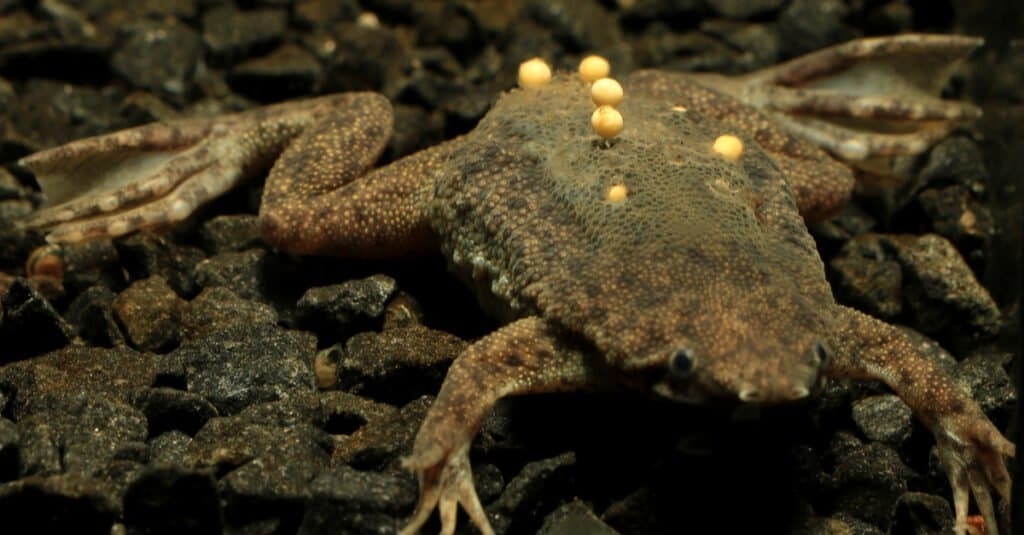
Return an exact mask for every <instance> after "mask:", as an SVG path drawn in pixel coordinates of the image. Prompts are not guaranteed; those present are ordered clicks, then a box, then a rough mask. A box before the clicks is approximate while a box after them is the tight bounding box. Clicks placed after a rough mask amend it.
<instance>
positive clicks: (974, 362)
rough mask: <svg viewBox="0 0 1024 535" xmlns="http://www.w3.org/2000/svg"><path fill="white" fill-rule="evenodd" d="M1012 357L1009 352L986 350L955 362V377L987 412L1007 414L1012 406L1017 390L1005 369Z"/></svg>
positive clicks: (1015, 399)
mask: <svg viewBox="0 0 1024 535" xmlns="http://www.w3.org/2000/svg"><path fill="white" fill-rule="evenodd" d="M1012 360H1013V355H1012V354H1010V353H1001V352H988V351H986V352H981V353H979V354H975V355H971V356H969V357H968V358H966V359H964V360H963V361H962V362H960V363H959V365H958V366H957V370H956V372H955V374H956V378H957V379H958V380H959V381H960V382H961V383H963V384H965V385H967V387H968V388H970V391H971V397H972V398H974V400H975V401H977V402H978V405H981V409H982V410H983V411H985V412H986V413H988V414H992V413H993V412H996V413H997V414H999V415H1002V416H1008V415H1009V414H1010V412H1011V411H1012V410H1013V405H1014V402H1015V401H1017V390H1016V389H1015V388H1014V386H1013V380H1012V379H1010V376H1009V375H1008V374H1007V373H1006V367H1007V366H1008V365H1009V364H1010V362H1011V361H1012ZM992 415H993V417H995V416H996V415H995V414H992Z"/></svg>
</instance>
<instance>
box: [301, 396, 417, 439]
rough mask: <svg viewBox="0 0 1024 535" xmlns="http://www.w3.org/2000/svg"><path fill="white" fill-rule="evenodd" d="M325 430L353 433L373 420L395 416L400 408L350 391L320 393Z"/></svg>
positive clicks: (334, 433) (334, 432)
mask: <svg viewBox="0 0 1024 535" xmlns="http://www.w3.org/2000/svg"><path fill="white" fill-rule="evenodd" d="M318 398H319V400H320V407H321V411H322V413H323V417H324V421H323V423H322V427H323V429H324V431H327V432H328V433H331V434H332V435H351V434H352V433H355V432H356V431H358V430H359V429H361V428H362V427H363V426H366V425H368V424H370V423H371V422H377V421H378V420H383V419H387V418H393V417H394V416H395V415H396V414H397V413H398V409H396V408H394V407H392V406H391V405H387V404H385V403H380V402H377V401H373V400H372V399H366V398H364V397H360V396H357V395H354V394H349V393H348V392H340V391H329V392H320V393H319V394H318Z"/></svg>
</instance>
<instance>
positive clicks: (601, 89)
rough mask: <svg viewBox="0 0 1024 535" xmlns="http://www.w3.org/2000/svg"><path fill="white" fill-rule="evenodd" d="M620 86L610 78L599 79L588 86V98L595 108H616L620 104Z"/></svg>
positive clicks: (621, 94)
mask: <svg viewBox="0 0 1024 535" xmlns="http://www.w3.org/2000/svg"><path fill="white" fill-rule="evenodd" d="M622 96H623V93H622V86H621V85H619V82H616V81H615V80H613V79H611V78H601V79H600V80H598V81H596V82H594V85H592V86H590V98H591V100H593V101H594V105H596V106H611V107H613V108H614V107H616V106H618V105H619V104H622Z"/></svg>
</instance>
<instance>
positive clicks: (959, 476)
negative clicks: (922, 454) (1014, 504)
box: [828, 307, 1015, 535]
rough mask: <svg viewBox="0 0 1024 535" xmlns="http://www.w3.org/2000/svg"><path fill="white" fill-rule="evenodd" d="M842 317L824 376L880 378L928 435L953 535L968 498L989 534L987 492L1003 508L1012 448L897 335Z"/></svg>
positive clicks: (880, 325)
mask: <svg viewBox="0 0 1024 535" xmlns="http://www.w3.org/2000/svg"><path fill="white" fill-rule="evenodd" d="M842 315H843V316H844V318H843V319H844V320H846V321H845V327H844V328H843V329H842V330H841V331H840V332H839V334H838V336H837V339H836V342H835V350H836V351H835V353H836V354H835V358H834V359H833V360H832V363H831V365H830V366H829V369H828V374H829V375H830V376H833V377H836V376H839V377H856V378H867V379H876V380H881V381H883V382H885V383H886V384H887V385H888V386H889V387H890V388H892V389H893V391H894V392H896V394H897V395H899V396H900V398H902V399H903V401H905V402H906V403H907V405H909V406H910V408H911V409H912V410H913V411H914V413H915V414H916V415H917V416H918V418H920V419H921V421H922V422H923V423H924V424H925V425H926V426H927V427H928V428H929V429H930V430H931V432H932V433H933V434H934V435H935V440H936V443H937V444H936V448H937V450H936V451H937V452H938V456H939V459H940V460H941V462H942V464H943V468H944V470H945V471H946V475H947V476H948V477H949V482H950V486H951V487H952V489H953V502H954V508H955V510H956V533H957V535H960V534H965V533H966V532H967V507H968V501H969V496H970V495H972V494H973V495H974V499H975V503H976V504H977V506H978V509H979V510H980V511H981V514H982V516H984V518H985V523H986V527H987V529H988V533H990V534H992V535H997V533H998V528H997V525H998V524H997V522H996V515H995V509H994V507H993V503H992V497H991V495H990V494H989V487H990V486H991V487H995V489H996V491H997V492H998V493H999V495H1000V497H1001V498H1002V500H1003V503H1004V504H1009V500H1010V476H1009V474H1008V473H1007V470H1006V466H1005V464H1004V457H1013V455H1014V452H1015V447H1014V445H1013V443H1011V442H1010V441H1009V440H1007V439H1006V438H1005V437H1003V435H1002V434H1001V433H1000V432H999V430H997V429H996V428H995V426H994V425H992V422H990V421H989V419H988V418H987V417H986V416H985V414H984V413H983V412H982V411H981V408H980V407H979V406H978V404H977V403H976V402H975V401H974V400H973V399H971V397H970V395H969V394H968V393H966V392H965V391H964V390H963V389H962V388H961V387H960V386H958V385H957V384H956V383H955V382H954V381H953V380H952V378H950V377H949V376H948V375H947V374H946V373H945V372H943V371H942V369H940V368H939V366H938V364H937V363H936V362H935V361H933V360H931V359H929V358H927V357H925V356H924V355H922V354H921V352H920V351H919V350H918V349H916V348H915V347H914V343H913V342H912V340H911V339H910V338H909V337H908V336H907V335H906V334H905V333H903V332H901V331H899V330H898V329H896V328H895V327H893V326H892V325H888V324H886V323H884V322H882V321H879V320H877V319H874V318H872V317H870V316H867V315H865V314H863V313H861V312H858V311H856V310H853V309H849V308H845V307H843V308H842Z"/></svg>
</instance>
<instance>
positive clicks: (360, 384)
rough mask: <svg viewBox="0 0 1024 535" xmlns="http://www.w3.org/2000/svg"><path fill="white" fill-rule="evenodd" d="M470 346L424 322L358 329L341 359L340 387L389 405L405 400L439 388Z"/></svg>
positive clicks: (339, 370)
mask: <svg viewBox="0 0 1024 535" xmlns="http://www.w3.org/2000/svg"><path fill="white" fill-rule="evenodd" d="M466 346H467V343H466V342H464V341H462V340H460V339H459V338H457V337H455V336H453V335H451V334H448V333H445V332H443V331H436V330H434V329H430V328H428V327H424V326H422V325H413V326H410V327H402V328H396V329H389V330H387V331H383V332H380V333H375V332H363V333H359V334H357V335H355V336H353V337H352V338H350V339H349V341H348V343H346V344H345V350H344V352H343V353H342V354H341V355H340V356H339V357H338V364H337V374H338V375H337V378H338V382H337V385H338V387H339V388H341V389H342V390H347V391H349V392H352V393H355V394H360V395H364V396H369V397H372V398H374V399H380V400H383V401H387V402H389V403H394V404H401V403H406V402H408V401H410V400H411V399H414V398H416V397H418V396H421V395H427V394H433V393H435V392H437V390H438V389H439V388H440V385H441V381H442V380H443V379H444V375H445V373H446V371H447V370H448V366H449V365H450V364H451V362H452V361H453V360H455V357H457V356H459V354H460V353H462V351H463V350H464V349H465V348H466Z"/></svg>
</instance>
